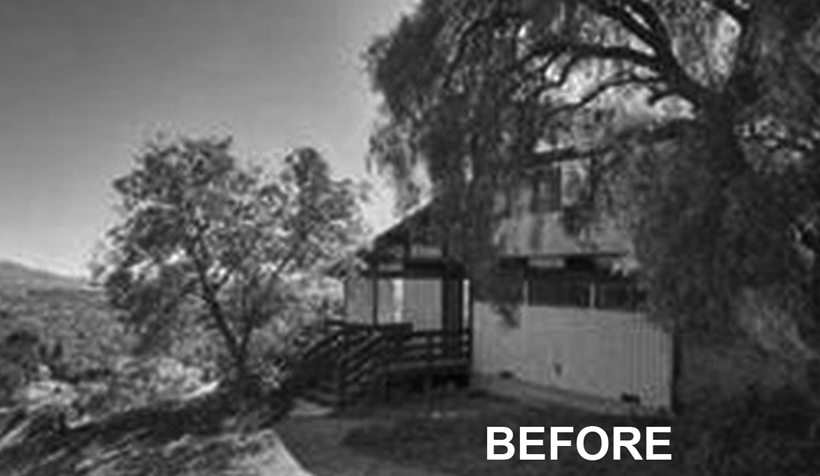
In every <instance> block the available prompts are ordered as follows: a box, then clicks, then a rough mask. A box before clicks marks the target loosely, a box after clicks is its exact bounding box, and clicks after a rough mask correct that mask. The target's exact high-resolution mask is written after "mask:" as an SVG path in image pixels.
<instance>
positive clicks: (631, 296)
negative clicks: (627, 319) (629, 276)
mask: <svg viewBox="0 0 820 476" xmlns="http://www.w3.org/2000/svg"><path fill="white" fill-rule="evenodd" d="M642 304H643V293H642V292H641V290H639V289H638V287H637V286H636V285H635V283H634V282H633V281H632V280H626V279H622V280H614V281H610V282H603V283H599V284H598V286H597V289H596V293H595V308H596V309H605V310H612V311H636V310H638V309H639V308H640V306H641V305H642Z"/></svg>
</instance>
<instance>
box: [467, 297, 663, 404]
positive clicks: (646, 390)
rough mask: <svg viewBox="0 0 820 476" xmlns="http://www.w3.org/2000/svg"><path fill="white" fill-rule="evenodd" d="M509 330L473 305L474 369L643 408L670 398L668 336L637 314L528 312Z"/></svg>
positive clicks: (489, 311) (522, 312)
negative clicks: (633, 399)
mask: <svg viewBox="0 0 820 476" xmlns="http://www.w3.org/2000/svg"><path fill="white" fill-rule="evenodd" d="M519 312H520V315H519V316H518V320H517V323H516V324H514V325H510V324H509V323H506V322H505V321H504V319H503V318H502V317H501V316H499V315H497V314H496V313H495V312H494V311H493V309H492V308H491V306H489V305H487V304H482V303H476V306H475V321H474V331H473V332H474V336H475V340H474V370H475V371H476V372H478V373H483V374H487V375H498V374H500V373H502V372H510V373H512V374H513V375H514V376H515V378H518V379H520V380H523V381H526V382H528V383H531V384H535V385H542V386H549V387H557V388H561V389H564V390H569V391H574V392H579V393H583V394H587V395H594V396H598V397H604V398H611V399H620V398H621V396H622V395H623V394H630V395H637V396H639V397H640V399H641V404H642V405H645V406H648V407H655V408H668V407H669V406H670V401H671V370H672V345H671V339H670V337H669V335H668V334H666V333H665V332H664V331H662V330H661V329H660V328H658V327H657V326H655V325H654V324H652V323H649V322H647V321H646V319H645V318H644V317H643V316H642V315H639V314H634V313H627V312H612V311H599V310H591V309H589V310H588V309H574V308H553V307H529V306H523V307H521V308H520V310H519Z"/></svg>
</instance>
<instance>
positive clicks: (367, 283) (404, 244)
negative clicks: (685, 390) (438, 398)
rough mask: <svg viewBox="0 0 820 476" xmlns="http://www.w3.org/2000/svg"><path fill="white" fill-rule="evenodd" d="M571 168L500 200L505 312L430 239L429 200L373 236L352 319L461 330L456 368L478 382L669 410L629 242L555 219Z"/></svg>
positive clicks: (668, 388)
mask: <svg viewBox="0 0 820 476" xmlns="http://www.w3.org/2000/svg"><path fill="white" fill-rule="evenodd" d="M573 170H577V169H576V168H574V167H573V164H572V163H571V161H566V162H563V163H558V164H555V166H554V167H553V169H552V171H551V173H548V174H546V176H543V175H542V176H541V178H540V179H539V180H534V181H532V182H531V184H530V185H528V186H523V187H518V188H517V189H516V192H515V193H505V194H504V196H503V197H501V196H500V197H499V198H498V200H497V203H496V205H497V206H498V207H506V209H507V211H508V212H509V213H507V214H506V216H507V218H505V219H504V220H502V222H501V223H500V225H499V228H498V232H497V237H496V238H497V240H498V244H499V246H500V250H501V251H500V253H499V254H500V256H499V258H498V259H499V269H504V268H507V269H514V270H515V271H516V272H515V273H512V274H511V275H510V276H517V278H512V277H511V278H510V280H508V281H506V282H505V284H504V285H505V286H510V287H511V288H512V289H513V291H514V295H515V296H516V297H515V302H514V305H513V306H512V312H511V313H510V312H506V313H505V312H501V311H500V310H499V308H498V306H496V305H494V304H493V303H491V302H489V301H487V300H486V299H484V298H483V297H482V296H480V295H478V293H477V292H476V289H475V288H476V287H475V286H474V285H473V283H471V282H470V280H469V279H468V277H467V274H466V272H465V266H464V264H463V263H459V262H457V261H455V260H453V259H452V258H451V257H449V256H448V255H447V253H446V250H443V249H442V248H441V247H440V246H437V245H436V243H434V242H431V241H430V240H429V233H427V232H426V230H427V229H428V228H429V227H430V226H431V220H432V219H433V218H432V217H431V215H432V213H431V210H432V207H431V206H430V205H428V206H424V207H421V208H419V209H417V210H415V211H413V212H412V213H409V214H408V215H407V216H405V217H404V219H402V220H401V221H400V222H399V223H398V224H396V225H394V226H393V227H392V228H390V229H388V230H386V231H384V232H383V233H381V234H379V235H378V236H376V237H375V238H374V239H373V241H372V243H371V246H370V249H369V250H368V251H367V253H366V254H365V260H366V262H367V269H366V270H365V271H364V272H363V273H362V274H360V275H358V276H356V277H351V278H348V279H347V280H346V284H345V298H346V310H347V320H348V321H349V322H351V323H358V324H360V325H371V326H382V325H405V326H408V327H412V330H413V331H414V332H426V333H428V334H431V333H440V334H441V335H442V336H446V335H454V334H458V335H466V338H465V339H464V340H465V341H466V342H467V343H468V345H469V349H468V350H467V351H466V354H465V355H464V357H465V358H466V360H465V361H463V362H462V364H463V365H462V367H460V368H457V369H456V371H457V372H465V373H466V374H467V375H469V377H470V378H471V380H472V381H473V383H474V384H476V385H482V386H488V387H492V388H501V387H499V386H503V385H505V384H507V385H517V386H519V387H521V386H523V387H526V388H529V389H531V390H538V389H544V390H550V389H551V390H558V391H561V392H565V393H569V394H572V395H578V396H579V397H580V396H583V397H591V398H598V399H602V400H606V401H619V402H628V403H630V404H632V405H640V406H641V407H645V408H649V409H656V410H663V409H670V408H671V406H672V401H673V391H672V385H673V382H672V379H673V339H672V336H671V335H670V333H669V332H668V331H667V330H665V329H663V328H662V327H661V326H660V325H658V324H656V323H655V322H653V321H650V320H649V319H648V318H647V316H646V314H645V313H643V312H641V298H642V296H641V291H640V289H638V287H637V284H636V280H635V279H634V276H632V274H634V273H632V271H633V269H634V268H635V265H634V263H633V262H632V261H631V260H630V256H631V249H630V245H629V240H628V239H627V238H626V237H625V235H624V234H623V233H619V232H618V231H617V227H616V226H614V225H612V224H603V225H601V226H599V227H597V228H596V229H595V230H593V231H592V232H590V233H587V234H586V235H585V236H580V237H579V236H574V235H570V234H569V233H567V232H566V231H565V227H564V226H563V225H562V223H561V214H562V213H564V211H565V210H566V209H567V207H568V206H571V205H572V200H573V197H572V196H571V195H572V194H571V193H570V192H571V190H569V187H568V184H570V183H571V182H572V179H573ZM576 178H577V177H576ZM501 281H502V282H504V280H501ZM441 341H442V342H445V339H444V337H441ZM459 342H461V341H459ZM430 353H431V354H432V355H439V354H441V353H442V351H441V350H438V351H430ZM451 370H452V369H451Z"/></svg>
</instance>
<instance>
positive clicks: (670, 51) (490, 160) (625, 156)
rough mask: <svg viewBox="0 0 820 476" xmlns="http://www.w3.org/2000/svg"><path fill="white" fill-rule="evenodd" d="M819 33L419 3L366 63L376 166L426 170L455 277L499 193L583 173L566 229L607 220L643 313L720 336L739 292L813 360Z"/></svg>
mask: <svg viewBox="0 0 820 476" xmlns="http://www.w3.org/2000/svg"><path fill="white" fill-rule="evenodd" d="M819 20H820V10H818V9H817V8H816V2H813V1H811V0H782V1H781V0H479V1H475V0H448V1H434V0H429V1H428V0H425V1H422V2H420V4H419V5H418V7H417V8H416V10H415V11H414V12H413V13H412V14H411V15H409V16H407V17H405V18H404V19H403V20H402V21H401V22H400V23H399V24H398V26H397V27H396V28H395V29H394V30H393V31H392V32H391V33H390V34H389V35H387V36H384V37H382V38H378V39H377V40H376V41H375V42H374V43H373V44H372V45H371V47H370V49H369V50H368V55H367V57H368V59H369V65H370V71H371V77H372V80H373V84H374V87H375V88H376V90H377V91H379V92H381V93H382V94H383V96H384V103H385V104H384V105H385V110H386V111H387V116H388V120H389V121H390V123H392V124H393V125H394V127H395V128H396V129H397V130H402V131H409V133H408V134H407V136H408V139H407V144H406V145H404V146H403V147H404V149H405V150H410V151H412V153H384V152H383V151H379V150H378V149H377V150H376V151H375V152H376V158H377V161H380V162H381V164H382V166H383V167H390V168H391V169H390V170H392V171H393V174H394V176H397V177H400V178H404V179H405V180H406V179H407V178H408V177H412V174H410V173H407V170H410V169H412V168H414V167H418V166H424V167H426V168H427V170H428V172H429V175H430V178H431V180H432V183H433V189H434V193H435V194H436V195H438V196H439V197H442V198H443V200H441V201H442V202H444V203H446V204H447V207H446V208H447V209H446V210H443V211H441V212H440V213H439V215H440V216H443V217H444V218H445V219H443V220H439V222H440V223H441V224H442V225H441V226H440V227H439V228H440V229H441V230H442V233H441V234H442V238H443V239H447V240H450V241H453V242H454V243H453V245H452V246H450V249H451V250H454V251H455V252H457V253H461V254H463V255H464V256H466V257H467V259H466V261H467V262H468V263H483V262H486V261H487V260H488V258H485V257H491V256H492V253H489V252H488V245H487V244H488V243H491V240H490V236H491V233H492V232H493V228H492V226H491V225H490V224H491V223H493V222H495V221H497V219H498V218H499V216H498V215H497V212H496V211H495V210H494V208H493V207H492V206H491V205H492V199H493V196H494V195H495V194H496V193H498V191H499V190H504V189H506V188H508V187H510V185H511V184H514V183H516V181H520V180H522V179H523V178H524V177H526V176H527V175H528V174H532V173H535V172H536V171H537V170H539V169H541V168H544V167H545V166H549V165H550V164H551V163H553V162H555V161H556V160H560V159H561V158H566V157H574V158H579V159H583V160H584V161H585V162H586V165H587V168H588V170H589V185H588V189H589V193H587V194H585V196H586V198H587V206H586V207H585V209H586V210H587V213H586V214H582V218H584V220H582V221H584V222H587V223H588V222H590V221H592V220H594V218H596V217H598V216H600V214H601V213H602V212H605V211H607V212H612V213H613V214H617V215H620V216H619V218H620V219H621V220H622V221H623V223H624V224H625V226H626V227H627V228H628V229H629V230H630V231H631V232H632V236H633V238H634V242H635V246H636V254H637V257H638V259H639V261H640V262H641V265H642V269H643V272H644V276H645V277H646V278H647V279H646V281H647V284H648V286H649V288H650V300H651V303H652V305H653V308H654V309H655V311H656V312H655V315H657V316H665V317H669V318H672V317H678V318H679V322H680V323H681V324H682V325H683V326H684V327H686V328H688V329H698V330H703V331H717V333H725V332H728V331H729V330H733V328H734V326H735V323H734V322H733V320H732V319H727V318H726V316H729V315H732V309H733V306H734V305H735V304H736V302H737V299H738V296H739V295H740V294H742V293H743V292H744V290H748V289H753V290H757V291H760V292H767V293H770V294H771V295H772V296H776V297H777V299H778V300H779V301H780V302H779V303H778V305H779V306H780V307H782V308H783V309H787V310H788V312H789V313H790V316H791V317H792V318H793V322H796V323H797V325H799V329H800V333H801V339H802V340H803V341H804V342H809V343H812V344H814V345H815V348H817V347H816V346H817V345H818V342H820V341H818V339H817V338H816V328H817V326H818V324H820V160H818V157H817V155H818V146H820V142H819V141H820V128H818V125H820V122H818V119H819V117H818V111H820V109H818V105H819V104H818V103H819V102H820V95H818V92H820V88H818V85H820V42H819V41H818V39H820V21H819ZM390 150H391V151H393V152H395V151H396V148H393V149H390ZM396 169H398V170H399V171H403V172H399V173H397V172H395V170H396ZM489 248H492V246H489ZM482 269H485V270H486V267H485V266H478V269H477V271H476V272H475V275H476V277H477V278H478V279H479V280H481V279H487V278H486V277H485V278H482V274H485V275H486V274H487V273H486V271H481V270H482Z"/></svg>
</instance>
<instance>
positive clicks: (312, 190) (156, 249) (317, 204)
mask: <svg viewBox="0 0 820 476" xmlns="http://www.w3.org/2000/svg"><path fill="white" fill-rule="evenodd" d="M114 188H115V189H116V191H117V192H118V193H119V196H120V198H121V204H120V205H121V207H120V211H121V220H120V222H119V223H118V224H117V225H116V226H115V227H114V228H112V229H111V230H110V232H109V235H108V236H109V241H110V244H111V248H112V250H111V253H110V256H109V257H108V259H107V261H106V262H105V263H104V266H103V268H102V269H101V274H102V278H103V280H104V283H105V286H106V290H107V291H108V295H109V298H110V301H111V302H112V303H113V304H114V305H115V306H117V307H118V308H121V309H125V310H127V311H128V320H129V322H130V323H131V324H134V325H135V326H136V327H137V328H138V329H140V330H142V331H143V332H145V333H147V335H151V334H156V332H152V331H157V330H161V329H166V328H168V327H170V326H173V325H179V323H180V322H181V320H182V319H183V318H184V316H185V314H186V313H185V312H182V311H183V309H188V310H189V311H190V310H193V312H195V313H196V314H197V315H198V316H200V322H201V323H202V324H204V326H205V328H206V329H209V330H214V331H216V335H218V336H219V337H220V339H221V342H222V343H223V345H224V347H223V348H224V350H225V351H226V354H227V356H228V357H229V358H230V361H231V362H232V363H233V369H234V371H235V372H236V374H237V375H236V376H237V377H239V378H245V377H247V376H248V375H247V373H248V362H249V358H250V357H251V356H250V355H249V353H250V349H251V344H252V340H253V337H254V333H255V332H256V331H258V330H259V329H261V328H262V327H263V326H265V325H266V324H268V323H269V322H271V321H272V320H276V319H282V318H283V317H284V315H285V314H286V313H287V312H288V310H289V309H291V308H292V307H293V306H298V305H300V304H302V301H305V300H307V297H305V296H302V297H301V298H300V299H297V296H295V294H294V293H295V292H296V289H298V287H297V286H299V285H300V282H301V281H304V279H305V278H309V277H311V276H313V277H315V276H318V275H320V274H321V273H322V272H323V270H324V267H325V266H327V265H329V264H331V263H333V264H338V260H340V259H342V257H344V256H345V255H346V252H347V251H348V250H349V249H350V247H352V246H354V245H355V244H356V243H357V239H358V237H359V232H360V225H361V222H360V219H359V218H360V217H359V210H358V207H357V195H356V193H355V188H354V187H353V186H352V184H351V183H350V182H348V181H339V180H335V179H333V178H332V177H331V176H330V171H329V169H328V166H327V163H326V162H325V161H324V160H323V159H322V158H321V156H320V155H319V154H318V153H317V152H316V151H314V150H313V149H299V150H296V151H294V152H293V153H291V154H290V155H289V156H287V158H286V159H285V161H284V164H283V166H282V167H281V170H279V171H278V172H276V173H273V172H271V171H266V170H263V169H262V168H260V167H250V166H248V165H246V164H244V163H242V162H240V161H239V160H238V159H237V158H236V157H235V156H234V155H233V153H232V151H231V142H230V140H211V139H202V140H189V139H182V140H178V141H164V142H162V141H158V142H153V143H150V144H148V145H147V147H146V148H145V150H144V151H143V152H142V153H141V154H140V155H139V156H137V157H136V161H135V167H134V169H133V170H132V171H131V172H130V173H128V174H127V175H125V176H124V177H121V178H119V179H117V180H116V181H115V182H114ZM302 298H303V299H302Z"/></svg>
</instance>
